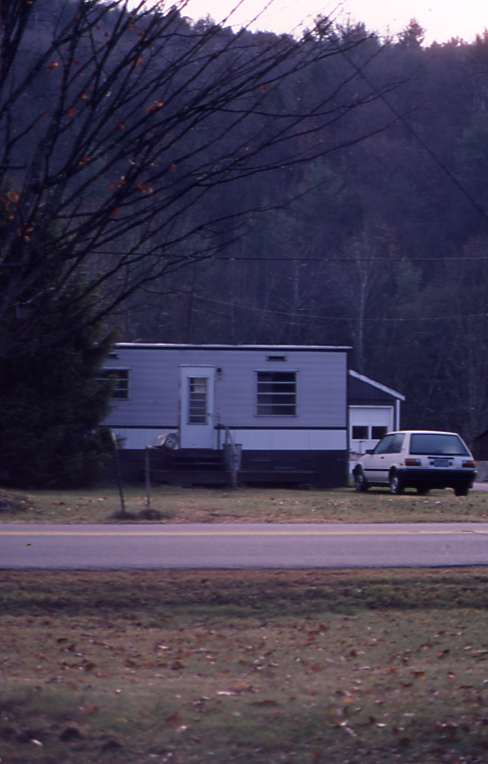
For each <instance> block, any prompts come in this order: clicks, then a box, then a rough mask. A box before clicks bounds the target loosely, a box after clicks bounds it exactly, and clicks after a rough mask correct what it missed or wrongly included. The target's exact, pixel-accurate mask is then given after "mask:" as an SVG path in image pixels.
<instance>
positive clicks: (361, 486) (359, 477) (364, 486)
mask: <svg viewBox="0 0 488 764" xmlns="http://www.w3.org/2000/svg"><path fill="white" fill-rule="evenodd" d="M354 488H355V489H356V491H358V492H360V493H364V491H367V490H368V488H369V486H368V481H367V480H366V478H365V477H364V472H363V471H362V469H361V468H359V469H357V470H355V472H354Z"/></svg>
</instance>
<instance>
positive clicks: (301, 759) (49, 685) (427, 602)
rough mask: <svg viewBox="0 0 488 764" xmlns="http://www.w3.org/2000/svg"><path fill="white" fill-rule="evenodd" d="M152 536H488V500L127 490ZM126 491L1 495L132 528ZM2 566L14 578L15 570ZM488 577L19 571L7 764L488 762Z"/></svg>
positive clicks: (8, 624) (9, 516) (8, 683)
mask: <svg viewBox="0 0 488 764" xmlns="http://www.w3.org/2000/svg"><path fill="white" fill-rule="evenodd" d="M124 495H125V504H126V511H127V513H128V514H129V515H130V518H131V520H133V521H137V522H163V523H168V522H169V523H187V522H208V523H211V522H256V521H257V522H279V521H284V522H311V521H313V522H427V521H433V522H447V521H463V520H466V521H473V522H480V521H486V520H487V517H488V493H484V492H482V491H479V492H478V491H476V492H472V493H471V494H470V495H469V496H468V497H466V498H457V497H455V496H454V495H453V493H452V492H451V491H433V492H432V493H431V494H430V495H429V496H427V497H420V496H417V495H416V494H415V493H407V494H406V495H405V496H390V495H389V493H387V492H386V491H380V490H378V491H370V492H368V493H367V494H356V493H354V491H352V490H350V489H343V490H338V491H295V490H275V489H267V490H258V489H250V488H244V489H239V490H238V491H225V490H210V489H181V488H174V487H161V488H158V489H157V490H154V491H153V494H152V497H151V506H152V507H153V508H154V509H156V510H157V511H158V512H159V513H160V516H159V519H158V520H153V521H148V520H147V518H145V517H144V516H141V515H140V513H141V512H143V510H144V509H145V504H146V498H145V495H144V491H143V490H141V489H137V488H127V489H125V490H124ZM119 511H120V502H119V496H118V492H117V490H116V489H114V488H112V487H110V488H103V489H101V488H99V489H91V490H84V491H82V492H78V491H71V492H64V493H60V492H49V491H36V492H31V493H29V494H20V493H19V492H12V493H9V494H7V493H5V492H0V520H1V521H2V522H4V523H5V522H26V523H28V522H44V523H53V522H61V523H113V522H120V520H117V519H114V515H116V514H117V513H118V512H119ZM0 564H1V562H0ZM487 584H488V571H487V570H486V569H484V568H479V569H466V570H463V569H456V570H450V571H444V570H430V571H429V570H422V571H414V570H403V571H400V570H393V571H372V570H370V571H354V572H347V571H327V570H311V571H293V572H291V571H246V572H243V571H234V572H224V571H199V572H195V571H192V572H185V571H173V572H160V571H158V572H140V571H137V572H124V573H122V572H120V573H115V572H110V573H100V572H93V573H92V572H79V573H71V572H70V573H66V572H48V571H45V572H43V571H36V572H35V573H28V572H18V571H16V572H9V571H0V761H1V764H89V763H91V762H93V764H98V763H99V762H101V763H102V764H103V763H104V762H108V763H109V764H112V763H113V764H122V762H124V764H148V763H150V762H155V764H212V763H215V764H227V762H229V764H230V763H231V762H236V763H237V764H314V763H316V762H319V763H320V762H322V763H323V764H393V763H394V762H400V764H434V763H435V764H485V763H486V762H487V761H488V588H487Z"/></svg>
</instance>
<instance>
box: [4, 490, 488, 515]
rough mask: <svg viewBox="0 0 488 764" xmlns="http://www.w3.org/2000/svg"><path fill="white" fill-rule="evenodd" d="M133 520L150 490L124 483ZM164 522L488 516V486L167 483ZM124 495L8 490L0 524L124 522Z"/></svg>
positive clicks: (156, 502)
mask: <svg viewBox="0 0 488 764" xmlns="http://www.w3.org/2000/svg"><path fill="white" fill-rule="evenodd" d="M124 499H125V508H126V512H127V514H128V516H129V517H128V519H131V520H136V521H140V522H148V520H147V518H145V517H144V516H143V515H142V516H141V512H142V513H143V512H144V509H145V508H146V496H145V492H144V489H143V488H141V487H139V488H137V487H136V488H135V487H128V488H125V489H124ZM151 507H152V508H153V509H154V510H156V511H157V512H158V513H159V519H158V520H156V522H171V523H190V522H198V523H200V522H204V523H212V522H244V523H245V522H287V523H289V522H316V523H317V522H318V523H320V522H324V523H327V522H360V523H362V522H461V521H467V522H486V521H487V520H488V492H486V491H472V492H471V493H470V495H469V496H468V497H466V498H460V497H456V496H454V493H453V492H452V491H451V490H442V491H441V490H439V491H432V492H431V493H430V494H429V495H428V496H418V495H417V494H416V493H415V492H413V491H412V492H407V493H406V494H405V495H404V496H391V495H390V494H389V493H388V491H387V490H381V489H379V490H376V491H375V490H370V491H368V493H365V494H357V493H355V492H354V491H353V490H352V489H350V488H344V489H340V490H334V491H332V490H331V491H315V490H310V491H301V490H293V489H274V488H265V489H259V488H240V489H238V490H237V491H229V490H225V489H209V488H192V489H189V488H179V487H176V486H159V487H157V488H154V489H153V491H152V495H151ZM120 509H121V505H120V497H119V493H118V490H117V489H116V488H114V487H104V488H95V489H93V488H92V489H84V490H82V491H64V492H61V491H31V492H29V493H28V494H24V493H21V492H18V491H13V492H10V493H9V494H6V493H5V492H1V491H0V522H13V521H14V522H37V523H39V522H40V523H107V522H118V520H117V519H116V518H115V519H114V516H115V515H117V513H118V512H120ZM153 522H154V521H153Z"/></svg>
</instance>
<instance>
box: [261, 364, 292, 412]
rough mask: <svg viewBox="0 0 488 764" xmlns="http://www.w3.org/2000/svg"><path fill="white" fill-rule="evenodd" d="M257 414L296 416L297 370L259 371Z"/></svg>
mask: <svg viewBox="0 0 488 764" xmlns="http://www.w3.org/2000/svg"><path fill="white" fill-rule="evenodd" d="M256 374H257V415H258V416H296V413H297V372H296V371H257V372H256Z"/></svg>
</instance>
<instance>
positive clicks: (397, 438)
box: [388, 432, 405, 454]
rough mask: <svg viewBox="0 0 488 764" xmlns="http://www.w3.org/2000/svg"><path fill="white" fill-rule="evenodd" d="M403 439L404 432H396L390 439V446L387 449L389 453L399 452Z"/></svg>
mask: <svg viewBox="0 0 488 764" xmlns="http://www.w3.org/2000/svg"><path fill="white" fill-rule="evenodd" d="M404 440H405V433H404V432H397V433H396V434H395V435H393V437H392V441H391V443H390V447H389V449H388V453H389V454H399V453H400V451H401V450H402V446H403V441H404Z"/></svg>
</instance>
